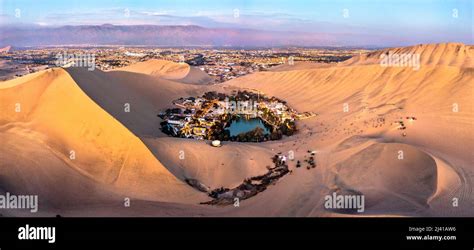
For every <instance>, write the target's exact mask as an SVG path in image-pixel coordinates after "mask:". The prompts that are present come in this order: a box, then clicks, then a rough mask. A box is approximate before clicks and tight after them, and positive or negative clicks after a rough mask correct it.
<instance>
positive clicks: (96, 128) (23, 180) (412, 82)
mask: <svg viewBox="0 0 474 250" xmlns="http://www.w3.org/2000/svg"><path fill="white" fill-rule="evenodd" d="M390 51H392V52H397V53H410V52H414V53H419V54H420V55H421V58H420V59H421V65H420V68H419V69H418V70H413V68H410V67H382V66H381V65H380V63H379V58H380V55H381V54H382V53H388V52H390ZM473 58H474V46H470V45H464V44H457V43H449V44H429V45H417V46H412V47H406V48H393V49H385V50H381V51H375V52H371V53H368V54H364V55H360V56H356V57H354V58H352V59H349V60H348V61H346V62H342V63H339V64H332V65H330V66H328V65H317V64H315V65H311V64H298V63H297V64H296V65H294V67H290V66H285V67H280V68H279V69H277V70H274V71H267V72H258V73H254V74H250V75H246V76H243V77H240V78H236V79H233V80H231V81H229V82H225V83H223V84H218V85H202V83H204V82H205V81H204V80H203V79H206V78H207V77H206V76H205V75H204V76H203V75H202V74H203V72H201V71H199V72H192V71H193V70H192V69H191V67H189V66H187V65H183V64H176V63H172V62H165V61H158V60H152V61H147V62H142V63H139V64H136V65H131V66H128V67H125V68H122V69H117V70H114V71H110V72H102V71H100V70H95V71H92V72H91V71H88V70H87V69H81V68H68V69H61V68H55V69H49V70H46V71H41V72H38V73H35V74H31V75H27V76H24V77H21V78H17V79H14V80H10V81H6V82H1V83H0V99H1V104H2V105H1V106H0V108H1V110H0V111H1V112H0V134H1V138H2V147H0V173H1V174H0V192H7V191H8V192H10V193H37V194H39V200H40V212H39V214H41V215H46V216H53V215H56V214H61V215H63V216H381V215H382V216H474V214H473V210H472V207H473V205H474V194H473V190H472V189H473V185H474V183H473V180H474V158H473V154H472V148H473V147H474V145H473V144H474V132H473V131H474V130H473V124H474V120H473V119H474V113H473V112H474V110H473V103H472V102H473V100H474V99H473V97H474V96H473V87H474V86H473V84H474V81H473V72H474V68H473ZM183 79H185V80H183ZM190 83H191V84H190ZM238 89H252V90H257V91H260V92H261V93H265V94H267V95H269V96H276V97H279V98H281V99H284V100H286V101H287V102H288V104H289V105H290V106H291V107H292V108H295V109H296V110H298V111H299V112H305V111H311V112H314V113H316V114H317V116H316V117H313V118H310V119H305V120H301V121H298V122H297V126H298V129H299V130H298V132H297V133H296V134H295V135H293V136H291V137H284V139H282V140H280V141H271V142H264V143H237V142H223V146H222V147H220V148H213V147H211V146H209V142H208V141H196V140H191V139H181V138H172V137H167V136H166V135H164V134H163V133H161V132H160V131H159V122H160V119H159V118H158V117H157V116H156V115H157V113H158V112H159V111H160V110H163V109H166V108H168V107H170V106H171V105H172V104H171V101H172V100H173V99H177V98H179V97H187V96H196V95H201V94H203V93H204V92H207V91H210V90H215V91H220V92H230V91H232V90H238ZM17 103H19V104H21V111H20V112H15V108H16V104H17ZM126 104H128V105H129V107H130V112H126V111H125V110H124V107H125V106H124V105H126ZM344 105H347V107H348V112H344V110H343V107H344ZM453 105H454V106H456V107H457V108H458V109H457V112H453V107H454V106H453ZM407 117H416V120H411V119H407ZM400 120H403V122H404V124H405V126H406V129H405V130H399V129H397V128H398V127H399V126H400V124H399V123H397V122H398V121H400ZM71 150H73V151H74V152H75V158H74V159H71V157H70V156H71ZM290 150H291V151H294V153H295V161H290V162H289V166H290V169H291V170H292V173H291V174H288V175H286V176H284V177H283V178H281V179H280V180H279V181H278V182H277V183H276V184H275V185H272V186H270V187H269V188H268V189H267V190H265V191H264V192H262V193H259V194H258V195H256V196H254V197H252V198H250V199H247V200H243V201H241V202H240V206H239V207H234V206H210V205H200V202H204V201H208V200H210V198H209V197H208V196H207V195H206V194H205V193H202V192H200V191H198V190H196V189H194V188H192V187H190V186H189V185H187V184H186V182H185V180H186V179H190V178H192V179H197V180H199V181H200V182H201V183H203V184H204V185H206V186H208V187H210V188H218V187H221V186H225V187H233V186H235V185H238V184H239V183H240V182H241V181H242V180H243V179H245V178H247V177H251V176H256V175H260V174H263V173H264V172H265V171H266V166H268V165H270V164H271V159H270V158H271V157H272V156H273V155H274V154H276V153H278V152H282V153H283V154H287V153H288V151H290ZM308 150H316V151H317V153H316V164H317V167H316V168H315V169H311V170H307V169H306V168H305V167H302V168H298V169H296V168H295V165H296V160H301V161H303V159H304V157H305V156H307V151H308ZM400 151H402V152H403V159H401V160H400V159H399V158H398V156H399V152H400ZM182 152H184V156H185V157H184V159H181V158H180V157H179V155H180V153H182ZM336 191H337V192H343V193H361V194H364V196H365V199H366V204H365V206H366V208H365V212H364V213H362V214H350V213H343V212H334V211H329V210H326V209H325V208H324V206H323V204H324V197H325V196H326V195H330V194H332V192H336ZM125 197H130V198H131V199H132V201H131V204H132V205H131V207H124V206H123V200H124V198H125ZM453 198H457V199H458V201H459V202H458V206H457V207H454V206H453V205H452V201H453ZM4 215H6V216H18V215H21V216H30V215H31V214H25V213H21V212H19V211H18V212H17V211H9V214H4ZM33 215H34V214H33Z"/></svg>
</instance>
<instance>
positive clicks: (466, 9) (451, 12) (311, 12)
mask: <svg viewBox="0 0 474 250" xmlns="http://www.w3.org/2000/svg"><path fill="white" fill-rule="evenodd" d="M472 7H473V6H472V0H398V1H395V0H286V1H283V0H241V1H239V0H232V1H231V0H166V1H163V0H149V1H145V0H115V1H114V0H0V18H1V19H0V22H1V24H2V25H4V26H5V25H14V24H37V25H43V26H58V25H66V24H68V25H81V24H104V23H110V24H122V25H131V24H158V25H192V24H194V25H200V26H204V27H230V28H252V29H264V30H277V31H301V32H317V33H331V34H334V33H339V34H344V35H351V34H354V35H357V36H364V35H365V34H367V35H368V36H369V35H370V36H371V37H373V36H374V35H377V37H378V38H379V39H380V41H378V42H382V43H383V41H384V39H391V40H392V41H393V39H394V38H396V39H397V41H399V43H404V42H406V43H416V42H425V43H428V42H447V41H455V42H464V43H472V40H473V35H472V34H473V20H472V16H473V9H472ZM15 14H16V15H15ZM371 39H372V38H371Z"/></svg>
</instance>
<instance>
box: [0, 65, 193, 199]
mask: <svg viewBox="0 0 474 250" xmlns="http://www.w3.org/2000/svg"><path fill="white" fill-rule="evenodd" d="M0 95H1V98H2V101H5V103H8V105H2V107H1V118H0V121H1V131H2V133H5V134H6V135H7V137H8V138H9V140H10V141H17V140H19V141H25V140H32V141H34V142H35V143H34V144H31V147H32V148H28V147H26V148H24V149H22V150H21V151H15V148H17V147H18V146H19V145H16V144H15V143H9V144H7V145H4V147H2V149H1V150H2V151H4V154H3V153H2V155H5V156H4V157H5V158H4V160H3V161H2V164H1V167H2V173H11V174H12V175H16V174H17V173H18V172H23V173H25V172H29V173H30V175H25V176H23V177H22V179H24V181H25V182H26V183H28V182H30V180H28V177H30V178H33V180H34V178H37V177H36V174H37V173H38V171H42V172H43V171H44V172H46V171H55V169H57V168H61V169H64V170H63V171H67V173H68V175H70V176H71V175H72V176H73V177H74V178H76V179H78V180H79V179H80V180H81V181H82V182H84V183H83V184H86V183H95V184H94V186H96V187H97V186H101V187H102V188H101V189H99V188H95V189H97V190H107V189H113V190H115V191H116V192H117V193H121V195H122V197H123V196H124V195H129V196H131V197H136V198H146V199H149V200H161V201H168V202H170V201H179V202H184V203H187V202H191V203H192V202H193V200H194V201H197V200H199V199H202V197H201V198H199V196H200V195H199V194H198V193H197V192H196V191H195V190H193V189H191V188H190V187H188V186H187V185H185V184H184V183H183V182H181V181H180V180H178V179H177V178H176V177H174V176H173V175H172V174H170V173H169V171H168V170H167V169H166V168H164V167H163V166H162V165H161V164H160V162H159V161H158V160H156V159H155V158H154V157H153V155H152V154H151V152H150V151H149V150H148V148H147V147H146V146H145V145H144V144H143V143H142V142H141V141H140V140H139V139H138V138H137V137H136V136H135V135H133V134H132V133H130V131H129V130H128V129H127V128H126V127H124V126H123V125H122V124H120V123H119V122H118V121H117V120H116V119H114V117H112V116H111V115H109V114H108V113H107V112H105V111H104V110H103V109H102V108H101V107H100V106H98V105H97V104H96V103H94V102H93V101H92V100H91V99H90V98H89V97H88V96H87V95H86V94H84V92H82V90H81V89H80V88H79V87H78V86H77V85H76V84H75V82H74V81H73V79H72V78H71V77H70V76H69V74H68V73H67V72H66V71H64V70H63V69H52V70H47V71H44V72H41V73H39V74H37V75H35V76H34V77H26V78H19V79H16V80H13V82H11V83H9V84H8V85H6V86H2V89H1V91H0ZM15 103H19V104H21V112H18V113H17V112H15V106H14V104H15ZM19 128H21V129H19ZM29 131H33V132H34V133H30V132H29ZM2 138H3V136H2ZM35 147H36V148H41V150H42V151H41V152H43V153H44V155H43V154H40V152H37V151H36V150H33V149H34V148H35ZM71 150H73V151H74V153H75V159H70V156H71V153H70V152H71ZM5 151H6V152H5ZM29 151H34V152H36V154H38V158H41V161H39V163H41V165H40V164H31V161H36V160H35V158H28V159H22V161H18V160H14V159H15V158H18V157H20V158H22V156H23V158H24V154H25V153H27V152H29ZM9 152H10V153H9ZM11 152H16V153H11ZM48 158H49V159H51V162H48V161H46V159H48ZM58 165H59V166H58ZM12 168H14V169H12ZM49 168H51V169H49ZM7 170H8V171H7ZM10 171H11V172H10ZM39 173H41V172H39ZM51 175H56V178H45V179H44V180H41V181H42V183H41V184H42V185H44V186H50V187H53V186H54V188H51V189H50V191H51V192H53V193H52V194H51V196H54V197H56V194H55V193H57V192H63V194H62V195H63V196H69V197H70V198H71V199H73V198H74V199H79V197H75V196H74V195H73V192H77V190H75V189H74V188H70V189H69V188H68V189H64V188H63V187H61V186H55V185H54V183H55V182H58V181H61V180H64V179H62V177H60V176H61V174H60V172H58V173H54V172H53V173H51ZM17 177H18V176H17ZM65 177H66V176H65ZM3 178H4V179H5V180H9V181H10V183H11V182H12V180H14V178H13V177H12V176H8V175H5V176H3ZM68 179H70V177H68ZM50 182H52V183H50ZM72 184H73V183H72ZM3 185H6V184H5V183H3ZM7 186H8V185H7ZM25 186H27V185H25ZM83 187H84V188H85V187H86V186H83ZM58 189H59V190H61V191H58ZM69 192H71V193H69ZM86 195H90V196H95V195H96V194H95V193H94V192H91V193H87V194H84V196H86ZM45 196H47V194H45ZM47 197H48V198H44V199H45V200H47V201H48V200H50V198H51V197H50V196H47ZM198 198H199V199H198ZM51 199H53V200H55V198H51ZM122 199H123V198H122ZM77 202H78V203H80V202H82V201H80V200H78V201H77Z"/></svg>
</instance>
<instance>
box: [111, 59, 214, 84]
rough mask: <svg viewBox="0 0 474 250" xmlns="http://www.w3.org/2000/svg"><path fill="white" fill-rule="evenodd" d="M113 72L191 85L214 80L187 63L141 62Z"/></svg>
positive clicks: (155, 60)
mask: <svg viewBox="0 0 474 250" xmlns="http://www.w3.org/2000/svg"><path fill="white" fill-rule="evenodd" d="M113 71H126V72H133V73H141V74H147V75H151V76H155V77H160V78H164V79H168V80H174V81H177V82H181V83H189V84H208V83H211V81H212V79H211V77H209V76H208V75H207V74H206V73H205V72H203V71H201V70H200V69H198V68H195V67H191V66H189V65H188V64H186V63H175V62H170V61H165V60H157V59H152V60H148V61H145V62H139V63H136V64H132V65H129V66H126V67H123V68H119V69H114V70H113Z"/></svg>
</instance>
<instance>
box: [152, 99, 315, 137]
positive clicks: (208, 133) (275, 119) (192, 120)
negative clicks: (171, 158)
mask: <svg viewBox="0 0 474 250" xmlns="http://www.w3.org/2000/svg"><path fill="white" fill-rule="evenodd" d="M173 104H174V105H175V106H176V107H175V108H170V109H167V110H166V111H164V112H162V113H160V114H159V115H158V116H159V117H160V118H162V119H163V122H162V123H161V126H162V131H163V132H164V133H166V134H169V135H171V136H174V137H183V138H193V139H201V140H202V139H208V140H221V141H227V140H231V141H243V142H262V141H267V140H278V139H281V138H282V136H283V135H287V136H289V135H292V134H293V133H294V132H295V131H296V123H295V121H296V120H297V119H304V118H308V117H311V116H313V115H314V114H311V113H308V112H307V113H303V114H299V113H297V112H296V111H295V110H293V109H291V108H290V107H288V106H287V104H286V103H285V102H284V101H282V100H279V99H278V98H275V97H271V98H269V97H266V96H265V95H262V94H261V93H254V92H250V91H237V92H233V94H232V95H226V94H223V93H216V92H207V93H205V94H204V95H203V96H202V97H188V98H180V99H178V100H175V101H174V102H173ZM240 119H244V120H252V119H259V120H260V121H261V122H262V124H263V126H264V127H265V129H264V128H261V127H255V129H253V130H250V131H248V132H245V133H241V134H238V135H231V133H230V131H229V130H228V129H227V128H228V127H229V126H230V124H231V123H232V122H234V121H236V120H237V121H238V120H240Z"/></svg>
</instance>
